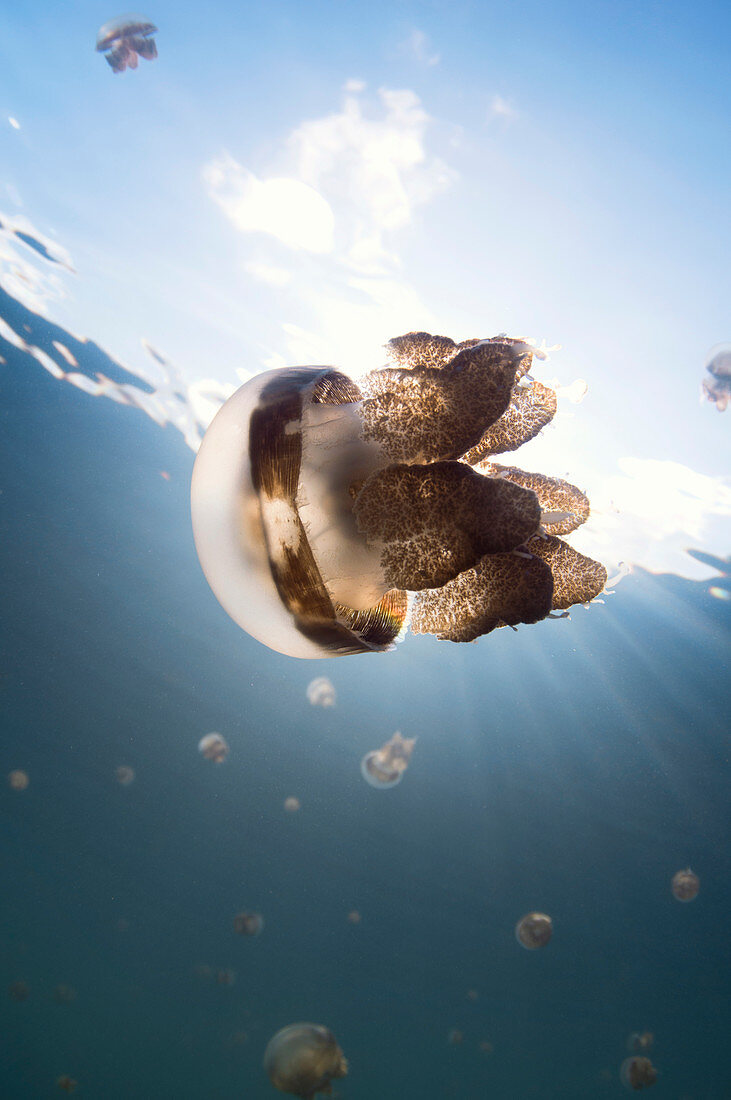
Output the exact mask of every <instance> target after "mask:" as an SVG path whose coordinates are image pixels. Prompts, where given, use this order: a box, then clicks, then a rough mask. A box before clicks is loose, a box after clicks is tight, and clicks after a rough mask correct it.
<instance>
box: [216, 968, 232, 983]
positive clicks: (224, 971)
mask: <svg viewBox="0 0 731 1100" xmlns="http://www.w3.org/2000/svg"><path fill="white" fill-rule="evenodd" d="M235 983H236V972H235V971H234V970H232V969H231V967H230V966H221V967H219V968H218V970H217V971H216V985H235Z"/></svg>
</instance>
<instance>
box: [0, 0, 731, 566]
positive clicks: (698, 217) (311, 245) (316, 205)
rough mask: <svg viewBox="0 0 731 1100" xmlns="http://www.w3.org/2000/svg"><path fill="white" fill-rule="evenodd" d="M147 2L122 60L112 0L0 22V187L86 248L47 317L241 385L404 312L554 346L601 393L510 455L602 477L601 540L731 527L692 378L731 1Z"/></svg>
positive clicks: (714, 242)
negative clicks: (116, 54)
mask: <svg viewBox="0 0 731 1100" xmlns="http://www.w3.org/2000/svg"><path fill="white" fill-rule="evenodd" d="M145 13H146V14H147V15H149V17H150V18H151V19H152V20H154V22H155V23H156V24H157V25H158V27H159V34H158V36H157V42H158V49H159V58H158V60H157V61H155V62H153V63H145V62H141V63H140V67H139V69H138V70H137V71H136V72H127V73H124V74H122V75H119V76H114V75H113V74H112V73H111V70H109V68H108V66H107V65H106V64H105V62H104V60H103V58H102V57H101V56H100V55H99V54H97V53H96V52H95V50H94V41H95V34H96V30H97V27H98V26H99V24H101V23H103V22H106V21H107V20H108V19H109V18H111V17H113V16H115V15H117V14H118V11H117V10H115V9H110V8H109V7H108V6H105V5H104V6H103V5H100V4H97V3H76V4H74V3H69V4H65V5H64V6H63V8H61V7H60V6H59V5H57V4H52V3H50V2H49V3H38V4H33V5H23V7H22V8H17V9H16V11H15V12H9V13H6V14H5V15H4V16H3V25H2V28H1V31H2V33H1V34H0V211H1V212H4V213H5V215H6V216H10V217H14V218H18V217H20V218H23V217H25V218H27V219H28V220H29V222H30V223H31V224H32V225H33V227H34V228H35V229H36V230H37V231H38V232H39V233H41V234H43V235H45V236H47V237H48V238H49V239H52V240H54V241H56V242H58V245H60V246H62V247H63V248H64V249H66V250H67V252H68V254H69V256H70V258H71V260H72V262H73V266H74V268H75V272H76V273H75V274H73V275H72V274H65V273H60V274H59V275H58V277H57V281H56V284H55V286H50V285H49V284H48V280H47V279H46V280H45V281H43V279H41V281H40V283H39V284H38V286H37V287H36V288H35V290H34V293H36V292H37V296H38V298H39V300H40V298H42V297H44V296H45V303H44V308H45V309H46V310H47V311H48V312H49V314H50V315H51V316H52V317H53V319H54V320H57V321H59V322H61V323H64V324H67V325H68V326H69V327H70V328H72V329H73V330H74V331H75V332H77V333H79V334H84V335H88V336H89V337H91V338H93V339H95V340H97V341H98V342H99V343H100V344H102V345H103V346H104V347H105V348H106V349H107V350H108V351H110V352H111V353H112V354H113V355H115V356H117V357H118V358H120V359H121V360H122V361H124V362H125V363H126V364H128V365H129V366H130V368H131V369H133V370H136V371H138V372H140V373H145V372H146V371H148V369H149V365H150V361H149V357H148V356H147V354H146V353H145V351H144V349H143V347H142V345H141V340H142V339H143V338H145V339H147V340H149V341H151V343H152V344H153V345H154V346H155V347H158V348H160V350H161V351H163V352H164V354H165V355H167V356H169V358H170V359H171V360H172V361H173V362H174V363H176V364H177V365H178V367H179V368H180V369H181V371H182V372H183V375H184V377H185V378H186V379H187V380H188V382H189V383H191V384H194V383H196V382H198V381H200V380H202V379H208V380H210V379H214V380H217V381H218V382H219V383H224V384H227V385H228V386H231V385H234V384H237V383H238V381H239V380H240V378H241V377H242V376H245V375H246V374H248V373H252V372H256V371H258V370H260V369H263V368H265V367H267V366H271V365H278V364H282V365H284V364H286V363H291V362H308V361H309V362H334V363H336V364H338V365H342V366H345V367H346V368H348V367H349V368H351V369H352V370H353V372H354V373H357V372H358V370H362V369H364V368H365V367H368V366H370V365H379V364H380V363H381V362H382V360H383V355H382V352H381V351H380V345H381V344H382V343H383V342H384V340H385V339H387V338H388V337H389V336H392V335H396V334H398V333H400V332H404V331H408V330H410V329H414V328H427V329H431V330H432V331H437V332H442V333H445V334H447V335H450V336H452V337H454V338H455V339H462V338H465V337H468V336H473V335H491V334H493V333H495V332H498V331H507V332H509V333H511V334H514V335H523V336H532V337H535V338H536V339H538V340H539V341H540V340H545V341H546V342H547V344H549V345H553V344H560V345H561V350H560V351H558V352H556V353H555V354H554V355H552V358H551V361H550V362H549V363H548V364H547V365H546V366H545V367H543V368H541V369H540V370H539V371H537V372H536V373H537V377H539V379H546V380H547V379H551V378H558V379H559V380H560V381H561V382H564V383H570V382H572V381H573V380H574V379H575V378H578V377H582V378H584V379H586V381H587V382H588V385H589V390H588V396H587V397H586V399H585V401H584V402H583V403H582V404H580V405H577V406H574V405H571V404H570V403H569V402H567V403H565V404H566V411H565V413H564V414H563V417H559V418H558V420H557V424H556V427H555V429H551V430H549V431H548V432H546V433H545V434H544V436H543V437H542V438H541V439H539V440H537V441H536V442H535V443H532V444H530V447H529V448H528V449H527V450H526V455H525V456H524V455H523V452H522V451H521V454H520V462H521V464H523V465H525V466H526V468H535V469H544V470H546V471H547V472H553V473H556V474H558V475H563V476H565V475H566V474H569V475H570V476H571V477H572V478H574V479H575V480H576V481H577V482H578V483H579V484H581V485H582V486H586V487H588V488H589V489H590V491H591V493H592V497H593V499H594V501H595V503H597V513H598V514H597V516H596V517H595V519H594V520H593V524H594V531H593V532H591V531H590V532H589V538H590V540H591V538H593V539H594V543H593V544H590V543H587V549H589V548H591V549H592V550H594V551H596V552H598V553H599V554H600V556H604V557H605V558H607V559H619V558H626V557H629V558H630V559H631V560H634V561H639V562H641V563H643V564H646V565H648V566H650V567H652V568H672V569H675V570H677V571H682V569H683V568H685V566H686V565H687V570H686V571H687V572H688V573H689V574H691V575H700V574H701V573H702V572H703V570H702V567H700V566H699V565H698V563H692V562H686V563H683V562H682V558H681V555H680V551H681V550H682V547H683V546H686V545H702V546H704V547H705V548H706V549H714V550H715V551H716V552H718V553H728V552H729V551H731V530H730V519H731V497H730V494H731V489H729V483H728V480H723V479H725V478H726V475H728V472H729V458H730V450H731V449H730V448H729V421H728V419H727V415H723V414H718V413H717V412H716V410H715V409H714V408H713V407H712V406H711V405H709V404H700V403H699V400H698V394H699V389H700V381H701V378H702V376H703V366H704V362H705V360H706V357H707V354H708V352H709V349H710V348H711V347H712V346H714V345H716V344H719V343H722V342H726V341H731V308H730V304H729V303H731V286H730V285H729V284H730V280H729V254H730V252H731V249H730V247H729V243H730V242H729V228H730V226H729V213H728V211H729V197H730V196H729V181H730V180H731V163H730V162H731V151H730V149H729V142H728V120H729V118H730V117H731V91H730V90H729V84H728V79H727V74H728V68H729V47H728V41H729V37H730V32H731V12H729V10H728V5H722V4H711V3H706V4H697V5H695V6H693V7H690V6H688V5H685V4H675V3H622V2H619V3H616V2H615V3H611V4H610V3H604V4H591V5H586V4H583V3H582V4H579V3H559V4H551V5H545V4H538V3H535V4H533V3H530V4H528V3H512V4H507V3H500V4H484V3H470V4H459V3H457V4H453V3H449V4H442V3H428V4H406V3H404V4H393V3H389V4H382V5H378V4H364V3H308V4H306V5H305V4H294V3H286V4H285V3H268V4H266V5H258V6H253V5H247V4H224V3H212V4H206V5H183V6H181V5H179V4H178V5H173V4H171V3H167V2H161V3H155V4H154V5H153V6H152V7H150V8H149V9H146V12H145ZM10 119H13V120H15V123H16V125H13V124H12V123H11V122H10V121H9V120H10ZM274 181H280V182H278V183H276V182H274ZM26 259H27V257H26ZM9 263H12V261H10V260H8V256H7V254H6V255H5V264H6V268H7V266H8V264H9ZM2 264H3V261H2V258H1V257H0V277H1V276H2ZM237 371H240V372H242V374H237ZM209 388H210V386H209ZM728 415H731V414H728Z"/></svg>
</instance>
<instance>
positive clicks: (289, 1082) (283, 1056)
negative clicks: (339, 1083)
mask: <svg viewBox="0 0 731 1100" xmlns="http://www.w3.org/2000/svg"><path fill="white" fill-rule="evenodd" d="M264 1069H265V1070H266V1072H267V1073H268V1074H269V1080H270V1081H271V1083H272V1084H273V1085H274V1087H275V1088H277V1089H279V1091H280V1092H288V1093H290V1094H291V1095H292V1096H299V1097H301V1098H302V1100H310V1098H311V1097H313V1096H315V1095H316V1094H317V1093H318V1092H325V1093H329V1092H331V1091H332V1087H331V1084H330V1082H331V1081H332V1080H334V1079H335V1078H337V1077H345V1076H346V1075H347V1072H348V1062H347V1059H346V1058H345V1056H344V1054H343V1052H342V1050H341V1049H340V1047H339V1046H338V1044H337V1042H336V1040H335V1036H334V1035H333V1033H332V1031H330V1029H329V1028H327V1027H323V1026H322V1025H321V1024H290V1025H289V1026H288V1027H283V1028H282V1029H281V1031H278V1032H277V1033H276V1035H274V1036H273V1038H272V1039H270V1040H269V1043H268V1045H267V1048H266V1050H265V1051H264Z"/></svg>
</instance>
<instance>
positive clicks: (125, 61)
mask: <svg viewBox="0 0 731 1100" xmlns="http://www.w3.org/2000/svg"><path fill="white" fill-rule="evenodd" d="M153 34H157V27H156V26H155V24H154V23H151V22H150V20H149V19H147V18H146V17H145V16H144V15H120V16H118V17H117V18H116V19H111V20H110V21H109V22H108V23H105V24H104V26H103V27H100V28H99V33H98V34H97V36H96V48H97V50H99V51H100V52H102V53H103V54H104V56H105V57H106V59H107V62H108V63H109V65H110V66H111V68H112V72H115V73H123V72H124V70H125V69H128V68H129V69H136V68H137V58H138V57H144V58H145V60H146V61H152V60H153V59H154V58H156V57H157V46H156V45H155V39H154V38H153V37H152V35H153Z"/></svg>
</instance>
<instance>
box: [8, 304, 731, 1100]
mask: <svg viewBox="0 0 731 1100" xmlns="http://www.w3.org/2000/svg"><path fill="white" fill-rule="evenodd" d="M1 306H2V308H0V315H1V316H2V317H3V318H4V319H5V320H6V321H7V322H8V323H9V324H10V325H11V327H12V328H13V329H14V330H15V331H16V332H17V333H19V334H21V335H23V336H24V337H25V338H26V339H28V340H29V341H31V342H33V343H34V344H35V345H36V346H38V347H41V348H44V349H45V350H46V351H47V352H48V354H49V355H51V356H52V357H53V358H55V359H56V360H57V361H58V363H59V365H60V366H62V367H64V369H68V364H67V363H65V362H64V360H63V359H62V358H61V357H60V356H59V354H58V352H57V351H56V350H55V349H54V347H53V344H52V341H53V340H62V342H63V343H64V344H65V345H66V346H67V347H68V348H69V349H70V350H72V351H73V353H74V354H75V355H76V357H77V359H78V360H79V367H80V370H82V371H86V372H88V373H90V374H91V373H93V372H94V371H99V370H101V371H103V373H104V374H105V375H107V376H108V377H110V378H113V379H115V380H116V381H119V382H123V381H125V380H126V379H125V372H124V371H123V369H122V368H121V367H119V366H118V365H116V364H115V363H114V362H113V361H112V360H111V359H109V357H108V356H107V354H106V353H105V352H104V350H103V349H101V348H98V347H96V346H95V345H93V344H83V343H81V342H78V341H75V340H74V338H73V337H71V336H70V335H69V334H68V333H63V332H62V331H61V330H57V329H55V327H54V326H53V325H52V324H50V323H49V322H47V321H44V320H42V319H41V318H39V317H37V316H36V315H35V314H32V313H28V312H27V311H25V310H24V309H23V307H21V306H20V305H19V304H18V303H17V302H15V301H14V300H13V299H10V298H8V297H7V296H5V297H4V298H3V301H2V303H1ZM24 325H26V326H28V328H24V327H23V326H24ZM29 330H30V331H29ZM0 355H2V356H3V357H4V359H5V360H6V364H5V365H4V366H0V490H1V493H0V606H1V607H2V620H3V623H2V635H1V640H0V644H1V651H0V702H1V703H2V715H3V736H2V744H1V748H0V775H4V774H5V773H7V772H9V771H10V770H11V769H13V768H22V769H24V770H25V771H27V773H28V775H29V777H30V785H29V787H28V789H27V790H26V791H24V792H22V793H17V792H14V791H11V790H10V789H9V787H7V786H6V785H3V786H2V788H0V805H1V812H2V831H1V832H0V849H1V853H2V860H3V867H4V877H3V889H2V896H1V899H0V914H1V924H0V927H2V930H3V932H2V937H0V1096H2V1097H8V1098H10V1097H45V1096H51V1095H55V1094H58V1095H60V1093H57V1092H56V1090H55V1085H54V1082H55V1080H56V1078H57V1077H58V1075H59V1074H62V1073H68V1074H70V1075H71V1076H72V1077H74V1078H76V1079H77V1080H78V1081H79V1089H78V1095H79V1096H83V1097H101V1098H104V1100H116V1098H128V1097H164V1098H168V1097H169V1098H175V1100H182V1098H188V1097H190V1098H213V1097H215V1098H222V1100H223V1098H229V1097H231V1098H234V1097H245V1098H248V1100H266V1098H272V1097H274V1096H275V1095H276V1094H275V1093H274V1090H273V1089H272V1087H271V1086H270V1084H269V1082H268V1080H267V1079H266V1077H265V1075H264V1073H263V1071H262V1069H261V1057H262V1053H263V1050H264V1047H265V1045H266V1043H267V1041H268V1039H269V1038H270V1036H271V1035H272V1034H273V1033H274V1032H275V1031H276V1030H277V1029H278V1028H279V1027H282V1026H283V1025H285V1024H288V1023H292V1022H295V1021H298V1020H313V1021H315V1022H320V1023H325V1024H327V1025H328V1026H330V1027H331V1028H332V1029H333V1030H334V1032H335V1034H336V1036H337V1038H338V1040H339V1042H340V1044H341V1046H342V1047H343V1049H344V1051H345V1054H346V1055H347V1057H348V1059H349V1061H350V1067H351V1068H350V1075H349V1076H348V1077H347V1078H346V1079H345V1080H343V1081H341V1082H338V1083H337V1087H336V1094H337V1096H339V1097H342V1098H344V1100H412V1098H413V1100H417V1098H418V1100H432V1098H434V1100H439V1098H442V1097H456V1098H460V1100H486V1098H488V1097H489V1098H490V1100H523V1098H524V1100H534V1098H541V1100H587V1098H594V1097H596V1098H598V1100H602V1098H604V1097H607V1098H610V1097H615V1096H616V1097H619V1096H622V1095H628V1094H627V1093H626V1092H625V1090H624V1089H623V1088H622V1086H621V1085H620V1083H619V1078H618V1070H619V1065H620V1063H621V1061H622V1059H623V1058H624V1057H625V1056H626V1049H625V1044H626V1039H627V1036H628V1034H629V1033H630V1032H631V1031H635V1030H644V1029H649V1030H651V1031H653V1032H654V1033H655V1036H656V1040H655V1047H654V1050H653V1052H652V1057H653V1060H654V1062H655V1064H656V1065H657V1067H658V1070H659V1073H660V1078H659V1081H658V1084H657V1085H656V1087H655V1089H654V1090H653V1092H652V1093H651V1095H652V1096H653V1097H654V1096H656V1097H657V1098H658V1100H662V1098H673V1100H681V1098H682V1100H723V1098H724V1097H731V1066H730V1060H729V1052H728V1034H729V1028H730V1027H731V1003H730V1002H729V998H728V973H729V962H730V961H731V960H730V958H729V955H730V952H729V921H728V913H729V911H730V907H731V890H730V888H729V882H730V878H729V872H730V870H731V867H730V865H729V864H730V860H729V824H730V816H731V814H730V810H729V806H730V800H729V774H730V768H729V717H728V715H729V659H728V658H729V623H730V618H731V604H729V603H724V602H722V601H719V600H716V599H713V598H712V597H711V596H710V595H709V594H708V591H707V588H708V585H707V584H698V583H691V582H688V581H684V580H681V579H679V578H677V577H670V576H661V577H657V576H652V575H650V574H645V573H642V572H635V574H634V575H633V576H631V577H629V578H627V579H626V580H625V581H624V582H623V583H622V585H621V586H620V587H619V588H618V589H617V592H616V594H615V595H614V596H613V597H610V598H608V599H607V601H606V604H605V605H604V606H601V605H596V606H592V607H591V608H590V609H589V610H586V611H585V610H584V609H583V608H578V609H576V610H575V611H574V612H573V614H572V618H571V620H570V621H568V622H567V621H560V622H550V621H549V622H544V623H542V624H539V625H538V626H535V627H529V628H523V629H521V630H520V631H519V632H518V633H514V632H512V631H509V630H502V631H498V632H496V633H495V634H493V635H491V636H490V637H489V638H485V639H482V641H480V643H479V644H477V645H472V646H470V645H468V646H454V645H450V644H448V643H439V642H437V641H436V640H433V639H428V638H416V637H410V638H408V639H407V640H406V642H404V643H403V644H402V645H400V646H399V648H398V649H397V651H396V652H394V653H391V654H387V655H382V656H375V655H369V656H365V657H349V658H346V659H339V660H334V661H324V662H298V661H295V660H292V659H289V658H285V657H281V656H278V655H277V654H275V653H272V652H271V651H269V650H267V649H265V648H263V647H262V646H260V645H259V644H258V643H256V642H254V641H253V640H251V639H250V638H248V637H247V636H246V635H245V634H243V633H242V632H241V631H240V630H239V629H238V628H237V627H236V626H235V625H234V624H233V623H232V622H231V621H230V620H229V619H228V618H227V616H226V615H225V614H224V612H223V611H222V610H221V608H220V607H219V606H218V604H217V603H216V601H215V599H214V598H213V596H212V595H211V593H210V591H209V589H208V587H207V585H206V582H205V580H204V578H203V575H202V573H201V571H200V568H199V566H198V562H197V559H196V556H195V551H194V547H193V541H192V536H191V531H190V521H189V509H188V490H189V481H190V473H191V468H192V463H193V454H192V452H191V451H190V450H189V448H188V447H186V446H185V444H184V442H183V440H182V437H181V436H180V435H179V434H178V433H177V432H176V431H175V430H174V429H173V428H171V427H167V428H165V429H162V428H160V427H158V426H157V425H155V424H154V423H153V422H152V421H151V420H149V419H148V418H147V417H145V416H143V415H142V414H141V413H140V412H139V411H138V410H136V409H132V408H126V407H123V406H120V405H117V404H113V403H112V402H111V401H107V400H101V399H98V398H94V397H91V396H88V395H87V394H85V393H82V392H80V391H79V390H76V389H74V388H72V387H71V386H69V385H66V384H63V383H61V382H58V381H56V380H55V379H54V378H52V377H51V375H50V374H49V373H47V372H46V371H45V370H43V369H42V367H41V366H40V365H39V363H38V362H36V360H35V359H33V358H32V357H31V356H30V355H28V354H27V352H26V351H24V350H19V349H17V348H16V347H14V346H13V345H11V344H10V343H8V342H6V341H5V340H3V339H0ZM134 381H135V384H137V385H139V382H138V380H137V379H134ZM161 471H164V472H165V473H167V474H168V475H169V480H167V479H165V478H163V477H162V476H161ZM729 549H731V548H729ZM317 675H327V676H329V677H330V678H331V679H332V681H333V683H334V684H335V687H336V689H337V693H338V702H337V706H336V707H334V708H332V709H328V710H325V709H321V708H316V707H311V706H310V705H309V703H308V702H307V699H306V696H305V689H306V686H307V684H308V682H309V681H310V680H311V679H312V678H313V677H314V676H317ZM396 729H400V730H401V731H402V733H403V734H404V736H408V737H414V736H415V737H418V742H417V745H416V748H415V751H414V755H413V758H412V762H411V766H410V767H409V770H408V772H407V774H406V776H405V778H404V781H403V783H402V784H401V785H400V786H399V787H397V788H395V789H393V790H390V791H385V792H382V791H375V790H373V789H371V788H370V787H368V786H366V784H365V783H364V782H363V780H362V778H361V776H360V773H359V761H360V758H361V756H362V755H363V753H364V752H366V751H367V750H369V749H372V748H375V747H378V746H379V745H380V744H382V743H383V742H384V741H385V740H387V739H388V737H390V736H391V734H392V733H393V732H394V730H396ZM210 730H218V731H220V732H221V733H223V734H224V736H225V737H226V738H227V740H228V741H229V743H230V745H231V752H230V756H229V758H228V760H227V761H226V762H225V764H224V765H222V766H220V767H216V766H215V765H213V764H210V763H208V762H206V761H205V760H203V759H202V758H201V757H200V755H199V753H198V751H197V743H198V740H199V738H200V737H201V736H202V735H203V734H204V733H207V732H208V731H210ZM119 764H128V765H131V766H132V767H133V768H134V769H135V772H136V780H135V782H134V783H133V784H132V785H131V786H129V787H126V788H124V787H121V786H120V785H119V784H118V783H117V782H116V780H115V775H114V773H115V769H116V767H117V766H118V765H119ZM288 795H295V796H296V797H298V798H299V799H300V801H301V803H302V809H301V811H300V812H299V813H296V814H286V813H285V812H284V811H283V808H282V803H283V800H284V798H285V797H287V796H288ZM689 864H690V865H691V866H692V868H693V869H694V870H695V871H696V872H697V873H698V874H699V875H700V878H701V891H700V895H699V897H698V898H697V899H696V900H695V901H694V902H693V903H692V904H689V905H681V904H679V903H678V902H676V901H675V900H674V899H673V897H672V896H671V893H670V889H669V883H670V878H671V876H672V874H673V872H674V871H676V870H678V869H679V868H683V867H686V866H687V865H689ZM244 908H250V909H258V910H260V911H261V912H262V913H263V914H264V918H265V922H266V923H265V928H264V931H263V932H262V934H261V935H260V936H259V937H258V938H256V939H244V938H242V937H238V936H236V935H235V934H234V932H233V918H234V915H235V914H236V913H237V912H238V911H239V910H241V909H244ZM353 909H357V910H359V911H360V913H361V914H362V921H361V923H360V924H359V925H353V924H351V923H349V922H348V920H347V914H348V912H349V911H350V910H353ZM532 909H539V910H544V911H546V912H548V913H550V914H551V915H552V917H553V921H554V937H553V940H552V942H551V943H550V944H549V946H548V947H547V948H545V949H544V950H542V951H537V952H527V951H524V950H522V949H521V948H520V947H519V946H518V945H517V943H516V941H515V939H514V935H513V929H514V925H515V923H516V920H517V919H518V918H519V917H520V916H521V915H522V914H523V913H525V912H526V911H528V910H532ZM120 922H121V923H120ZM200 965H206V966H210V967H213V968H214V969H215V968H226V967H228V968H232V969H233V970H234V971H235V974H236V982H235V984H233V985H232V986H224V985H218V984H217V983H215V981H207V980H205V979H204V978H202V977H200V976H197V975H196V972H195V970H196V967H197V966H200ZM18 979H22V980H24V981H26V982H27V983H28V984H29V986H30V995H29V997H28V999H27V1000H26V1001H24V1002H22V1003H18V1002H16V1001H14V1000H13V999H11V997H10V996H9V995H8V994H7V992H6V990H7V987H8V985H9V983H11V982H13V981H15V980H18ZM59 983H65V984H68V985H71V986H73V987H74V989H75V990H76V992H77V998H76V1000H75V1001H74V1002H73V1003H71V1004H57V1003H55V1002H54V1000H53V990H54V987H55V986H57V985H58V984H59ZM470 989H472V990H476V991H477V993H478V997H477V999H476V1000H471V999H469V998H468V996H467V991H468V990H470ZM453 1028H457V1029H459V1030H460V1031H461V1032H462V1034H463V1036H464V1038H463V1042H462V1043H461V1044H458V1045H450V1044H449V1043H448V1041H447V1036H448V1033H449V1032H450V1030H451V1029H453ZM242 1032H244V1033H245V1040H244V1036H242V1035H241V1033H242ZM481 1040H489V1041H490V1042H491V1043H492V1044H493V1047H494V1050H493V1052H492V1053H491V1054H485V1053H482V1052H481V1051H480V1050H479V1049H478V1044H479V1043H480V1041H481Z"/></svg>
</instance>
